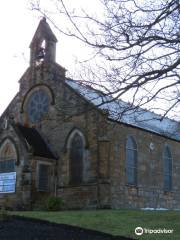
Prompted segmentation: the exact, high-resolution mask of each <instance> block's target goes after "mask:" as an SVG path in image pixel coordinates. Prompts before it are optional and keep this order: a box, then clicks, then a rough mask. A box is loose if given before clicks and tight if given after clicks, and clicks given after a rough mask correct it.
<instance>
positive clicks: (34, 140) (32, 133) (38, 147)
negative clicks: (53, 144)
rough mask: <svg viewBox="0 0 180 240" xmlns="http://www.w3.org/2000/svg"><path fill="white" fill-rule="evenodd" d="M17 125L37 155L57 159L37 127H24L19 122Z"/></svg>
mask: <svg viewBox="0 0 180 240" xmlns="http://www.w3.org/2000/svg"><path fill="white" fill-rule="evenodd" d="M16 127H17V128H18V130H19V131H20V133H21V135H22V136H23V138H24V139H25V142H27V143H28V145H29V146H31V147H32V149H33V154H34V155H35V156H39V157H45V158H51V159H56V157H55V156H54V154H53V153H52V151H51V150H50V148H49V146H48V145H47V144H46V142H45V141H44V139H43V138H42V136H41V135H40V134H39V132H38V131H37V130H36V129H35V128H28V127H24V126H22V125H20V124H17V125H16Z"/></svg>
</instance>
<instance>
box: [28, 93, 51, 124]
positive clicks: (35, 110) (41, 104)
mask: <svg viewBox="0 0 180 240" xmlns="http://www.w3.org/2000/svg"><path fill="white" fill-rule="evenodd" d="M48 109H49V96H48V94H47V93H46V92H45V91H44V90H42V89H41V90H37V91H36V92H34V93H33V94H32V95H31V96H30V98H29V100H28V103H27V113H28V118H29V120H30V121H31V122H32V123H37V122H39V121H41V120H42V119H43V117H44V116H45V115H46V114H47V112H48Z"/></svg>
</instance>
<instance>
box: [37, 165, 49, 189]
mask: <svg viewBox="0 0 180 240" xmlns="http://www.w3.org/2000/svg"><path fill="white" fill-rule="evenodd" d="M38 170H39V171H38V190H39V191H40V192H48V191H49V165H46V164H39V169H38Z"/></svg>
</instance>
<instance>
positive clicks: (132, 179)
mask: <svg viewBox="0 0 180 240" xmlns="http://www.w3.org/2000/svg"><path fill="white" fill-rule="evenodd" d="M126 181H127V183H128V184H132V185H136V184H137V145H136V142H135V140H134V138H133V137H131V136H130V137H128V139H127V141H126Z"/></svg>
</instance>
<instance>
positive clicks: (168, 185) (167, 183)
mask: <svg viewBox="0 0 180 240" xmlns="http://www.w3.org/2000/svg"><path fill="white" fill-rule="evenodd" d="M163 178H164V190H165V191H170V190H171V189H172V154H171V150H170V148H169V147H168V146H165V148H164V151H163Z"/></svg>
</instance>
